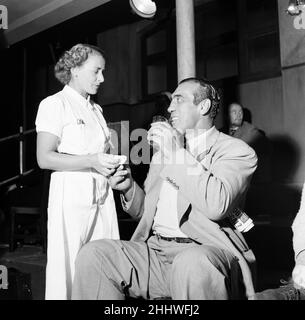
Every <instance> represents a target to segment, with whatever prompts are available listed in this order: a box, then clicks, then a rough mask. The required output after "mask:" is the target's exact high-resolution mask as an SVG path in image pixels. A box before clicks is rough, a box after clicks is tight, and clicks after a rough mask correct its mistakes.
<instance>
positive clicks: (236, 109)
mask: <svg viewBox="0 0 305 320" xmlns="http://www.w3.org/2000/svg"><path fill="white" fill-rule="evenodd" d="M243 117H244V113H243V109H242V107H241V106H240V105H239V104H235V103H233V104H231V105H230V106H229V120H230V125H232V126H237V127H240V126H241V125H242V122H243Z"/></svg>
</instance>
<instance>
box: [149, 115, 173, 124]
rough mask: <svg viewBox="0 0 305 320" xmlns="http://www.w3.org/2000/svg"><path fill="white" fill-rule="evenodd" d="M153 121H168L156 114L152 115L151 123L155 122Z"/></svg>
mask: <svg viewBox="0 0 305 320" xmlns="http://www.w3.org/2000/svg"><path fill="white" fill-rule="evenodd" d="M155 122H169V121H168V119H167V118H166V117H164V116H160V115H156V116H153V118H152V122H151V123H155Z"/></svg>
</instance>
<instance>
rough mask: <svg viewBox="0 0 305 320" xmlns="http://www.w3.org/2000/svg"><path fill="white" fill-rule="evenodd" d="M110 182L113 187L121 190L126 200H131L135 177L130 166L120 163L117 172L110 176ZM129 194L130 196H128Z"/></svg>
mask: <svg viewBox="0 0 305 320" xmlns="http://www.w3.org/2000/svg"><path fill="white" fill-rule="evenodd" d="M109 184H110V186H111V188H112V189H114V190H118V191H121V192H122V193H123V194H124V196H125V198H126V200H127V201H129V200H130V199H129V198H131V196H130V197H129V195H131V194H132V188H133V179H132V176H131V170H130V167H129V166H126V165H120V166H119V168H118V169H117V170H116V172H115V173H114V174H113V175H112V176H111V177H109ZM127 195H128V196H127Z"/></svg>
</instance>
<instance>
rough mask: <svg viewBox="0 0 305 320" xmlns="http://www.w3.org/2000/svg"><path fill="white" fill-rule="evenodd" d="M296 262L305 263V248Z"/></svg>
mask: <svg viewBox="0 0 305 320" xmlns="http://www.w3.org/2000/svg"><path fill="white" fill-rule="evenodd" d="M295 262H296V264H302V265H305V250H303V251H300V252H299V253H298V255H297V256H296V259H295Z"/></svg>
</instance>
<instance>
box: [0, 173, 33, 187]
mask: <svg viewBox="0 0 305 320" xmlns="http://www.w3.org/2000/svg"><path fill="white" fill-rule="evenodd" d="M33 171H34V169H30V170H28V171H26V172H24V173H23V175H22V176H27V175H28V174H30V173H31V172H33ZM19 178H20V175H19V174H18V176H14V177H12V178H9V179H6V180H3V181H1V182H0V187H2V186H3V185H5V184H7V183H9V182H13V181H15V180H18V179H19Z"/></svg>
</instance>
